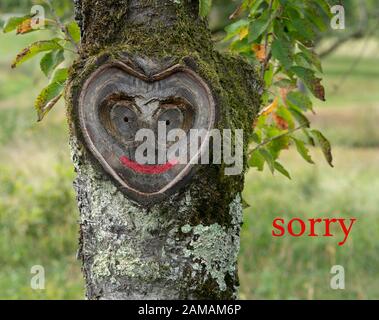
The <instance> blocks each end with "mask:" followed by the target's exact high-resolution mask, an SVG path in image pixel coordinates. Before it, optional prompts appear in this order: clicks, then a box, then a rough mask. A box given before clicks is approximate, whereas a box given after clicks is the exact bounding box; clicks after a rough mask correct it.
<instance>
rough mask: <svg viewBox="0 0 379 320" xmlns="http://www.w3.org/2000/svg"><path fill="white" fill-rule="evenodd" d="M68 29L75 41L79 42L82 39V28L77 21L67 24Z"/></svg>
mask: <svg viewBox="0 0 379 320" xmlns="http://www.w3.org/2000/svg"><path fill="white" fill-rule="evenodd" d="M66 29H67V31H68V33H69V34H70V36H71V37H72V39H73V40H74V42H75V43H79V41H80V28H79V26H78V24H77V23H76V22H75V21H71V22H70V23H68V24H66Z"/></svg>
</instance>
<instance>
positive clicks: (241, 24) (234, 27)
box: [224, 19, 250, 48]
mask: <svg viewBox="0 0 379 320" xmlns="http://www.w3.org/2000/svg"><path fill="white" fill-rule="evenodd" d="M248 26H249V21H248V20H247V19H240V20H238V21H236V22H234V23H232V24H230V25H228V26H227V27H226V28H225V31H226V37H225V38H224V41H227V40H230V39H231V38H233V37H235V36H236V35H238V34H239V33H240V31H241V30H242V29H243V28H245V27H248ZM249 48H250V46H249Z"/></svg>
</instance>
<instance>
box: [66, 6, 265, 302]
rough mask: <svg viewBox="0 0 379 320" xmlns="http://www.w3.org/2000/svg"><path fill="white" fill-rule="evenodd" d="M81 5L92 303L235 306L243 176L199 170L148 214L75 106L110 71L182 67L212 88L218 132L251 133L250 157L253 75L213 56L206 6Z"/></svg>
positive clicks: (81, 198) (73, 111) (85, 223)
mask: <svg viewBox="0 0 379 320" xmlns="http://www.w3.org/2000/svg"><path fill="white" fill-rule="evenodd" d="M75 6H76V19H77V20H78V22H79V24H80V27H81V31H82V44H81V54H80V58H79V59H78V61H77V62H76V63H75V64H74V66H73V68H72V70H71V75H70V83H69V86H68V88H67V92H66V103H67V110H68V112H67V114H68V121H69V126H70V134H71V139H70V145H71V151H72V159H73V163H74V166H75V170H76V172H77V178H76V180H75V182H74V186H75V189H76V192H77V199H78V207H79V211H80V219H79V222H80V248H79V257H80V259H81V260H82V265H83V267H82V269H83V273H84V277H85V281H86V295H87V298H88V299H236V298H237V296H238V275H237V257H238V252H239V246H240V241H239V234H240V229H241V225H242V200H241V192H242V189H243V182H244V177H243V174H241V175H237V176H226V175H225V173H224V171H225V170H224V169H225V165H224V164H221V165H204V166H199V168H198V170H196V172H195V173H194V175H193V176H192V178H191V180H190V181H189V182H188V183H187V184H186V185H184V186H182V187H181V188H179V189H178V190H176V191H175V192H174V193H173V194H171V195H170V196H168V197H167V198H166V199H165V200H163V201H160V202H158V203H155V204H152V205H149V206H144V205H140V204H138V203H136V202H134V201H132V200H131V199H129V198H128V197H127V196H126V195H125V193H123V192H122V189H121V188H120V186H119V185H118V184H117V182H116V181H114V180H113V179H112V178H111V177H110V176H109V175H108V174H107V173H106V172H105V171H104V169H103V168H102V166H101V165H100V164H99V162H98V161H97V160H96V159H95V158H94V157H93V155H92V154H91V152H90V151H89V150H88V147H87V146H86V143H85V141H84V139H83V134H82V131H81V128H80V125H79V120H78V114H77V104H78V99H79V96H80V92H81V89H82V87H83V83H84V81H85V79H87V78H88V77H89V75H90V74H91V73H92V72H93V71H95V70H96V69H97V68H99V67H100V66H101V65H103V64H104V63H107V62H110V61H114V60H122V59H125V58H126V57H131V56H132V57H135V56H143V57H145V58H149V59H154V60H158V61H163V62H164V64H182V65H184V66H186V67H189V68H191V69H193V70H194V71H195V72H196V73H197V74H199V75H200V76H201V77H202V78H203V79H204V80H205V81H206V82H207V83H208V84H209V86H210V88H211V89H212V93H213V95H214V97H215V99H216V101H217V108H218V119H217V124H216V127H217V128H219V129H224V128H230V129H232V130H234V129H243V130H244V136H245V140H246V142H245V144H244V150H245V154H246V150H247V140H248V139H249V136H250V135H251V134H252V124H253V122H254V120H255V118H256V116H257V113H258V109H259V103H260V97H259V96H260V90H261V83H260V82H259V81H258V80H257V78H258V77H257V76H256V72H255V69H254V68H253V67H251V66H250V65H249V64H247V63H246V62H245V61H244V60H242V59H241V58H238V57H234V56H230V55H223V54H220V53H218V52H217V51H215V50H214V48H213V44H212V41H211V36H210V32H209V30H208V28H207V23H206V21H205V20H204V19H202V18H200V17H199V16H198V9H199V8H198V1H193V0H192V1H190V0H181V1H168V0H160V1H153V0H141V1H137V0H128V1H126V0H96V1H93V0H79V1H78V0H77V1H75ZM245 160H246V159H245ZM245 162H246V161H245Z"/></svg>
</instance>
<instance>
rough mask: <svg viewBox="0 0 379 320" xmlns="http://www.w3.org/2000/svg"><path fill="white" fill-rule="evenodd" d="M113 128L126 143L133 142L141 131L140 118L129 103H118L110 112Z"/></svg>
mask: <svg viewBox="0 0 379 320" xmlns="http://www.w3.org/2000/svg"><path fill="white" fill-rule="evenodd" d="M110 121H111V124H112V126H113V127H114V128H115V129H116V131H117V132H118V133H119V135H120V136H121V138H122V139H123V140H126V141H133V140H134V138H135V136H136V134H137V131H138V129H139V124H138V116H137V114H136V112H135V111H134V110H133V106H132V105H131V104H130V103H129V102H128V103H124V102H122V101H121V102H118V103H116V104H115V105H114V106H113V107H112V108H111V110H110Z"/></svg>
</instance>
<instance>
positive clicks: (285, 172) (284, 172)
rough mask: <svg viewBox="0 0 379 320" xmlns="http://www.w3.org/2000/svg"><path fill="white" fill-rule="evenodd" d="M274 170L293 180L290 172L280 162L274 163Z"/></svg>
mask: <svg viewBox="0 0 379 320" xmlns="http://www.w3.org/2000/svg"><path fill="white" fill-rule="evenodd" d="M274 168H275V169H276V171H278V172H280V173H281V174H282V175H284V176H285V177H287V178H288V179H290V180H291V175H290V174H289V172H288V171H287V170H286V169H285V168H284V167H283V165H281V164H280V163H279V162H278V161H275V162H274Z"/></svg>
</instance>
